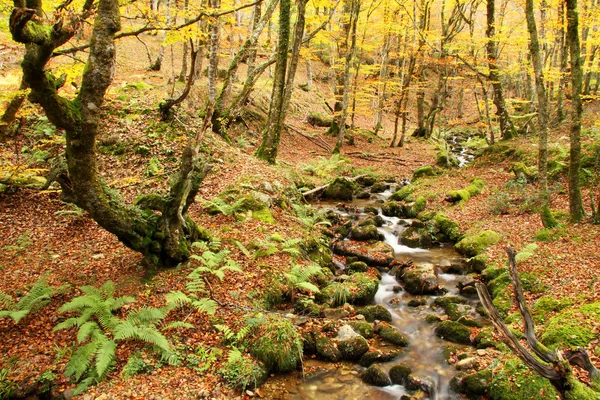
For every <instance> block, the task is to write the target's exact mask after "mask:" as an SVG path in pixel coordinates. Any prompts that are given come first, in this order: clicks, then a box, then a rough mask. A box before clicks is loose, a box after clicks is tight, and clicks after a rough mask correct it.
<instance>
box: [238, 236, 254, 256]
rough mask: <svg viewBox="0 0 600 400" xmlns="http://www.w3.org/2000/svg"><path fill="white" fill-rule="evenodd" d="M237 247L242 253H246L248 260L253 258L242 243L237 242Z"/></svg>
mask: <svg viewBox="0 0 600 400" xmlns="http://www.w3.org/2000/svg"><path fill="white" fill-rule="evenodd" d="M235 245H236V246H237V247H238V249H240V250H241V252H242V253H244V255H245V256H246V257H247V258H252V254H251V253H250V251H249V250H248V249H247V248H246V246H244V245H243V244H242V243H241V242H240V241H238V240H236V241H235Z"/></svg>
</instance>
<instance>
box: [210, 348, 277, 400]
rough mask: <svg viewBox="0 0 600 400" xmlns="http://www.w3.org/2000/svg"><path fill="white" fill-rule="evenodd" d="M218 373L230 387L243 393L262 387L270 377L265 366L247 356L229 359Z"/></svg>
mask: <svg viewBox="0 0 600 400" xmlns="http://www.w3.org/2000/svg"><path fill="white" fill-rule="evenodd" d="M218 373H219V375H221V376H222V377H223V379H225V381H226V382H227V384H228V386H229V387H231V388H233V389H237V390H241V391H244V390H246V389H254V388H256V387H258V386H260V385H262V384H263V382H264V381H265V380H266V379H267V376H268V371H267V370H266V368H265V367H264V365H263V364H262V363H261V362H259V361H256V360H255V359H253V358H251V357H249V356H247V355H244V356H242V357H240V358H233V359H232V358H229V360H228V361H227V362H225V364H224V365H223V367H222V368H221V369H220V370H219V372H218Z"/></svg>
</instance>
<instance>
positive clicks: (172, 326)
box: [162, 321, 194, 331]
mask: <svg viewBox="0 0 600 400" xmlns="http://www.w3.org/2000/svg"><path fill="white" fill-rule="evenodd" d="M177 328H185V329H193V328H194V324H190V323H189V322H184V321H173V322H170V323H168V324H167V325H165V326H164V328H162V330H163V331H168V330H170V329H177Z"/></svg>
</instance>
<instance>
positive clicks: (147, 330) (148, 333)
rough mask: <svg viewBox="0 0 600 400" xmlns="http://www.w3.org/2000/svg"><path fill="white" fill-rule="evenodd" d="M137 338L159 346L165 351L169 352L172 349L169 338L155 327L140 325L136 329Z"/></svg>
mask: <svg viewBox="0 0 600 400" xmlns="http://www.w3.org/2000/svg"><path fill="white" fill-rule="evenodd" d="M136 338H137V339H139V340H141V341H143V342H146V343H149V344H152V345H154V346H156V347H158V348H159V349H161V350H162V351H163V352H167V353H168V352H170V351H171V345H170V344H169V341H168V340H167V338H166V337H164V336H163V334H162V333H160V332H159V331H158V330H156V329H155V328H151V327H147V326H140V327H138V329H137V331H136Z"/></svg>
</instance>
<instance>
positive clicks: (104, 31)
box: [11, 0, 208, 267]
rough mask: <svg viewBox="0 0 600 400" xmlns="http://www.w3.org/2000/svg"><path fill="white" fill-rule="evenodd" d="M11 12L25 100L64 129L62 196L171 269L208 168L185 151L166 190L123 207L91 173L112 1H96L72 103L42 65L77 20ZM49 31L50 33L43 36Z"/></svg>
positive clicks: (111, 57) (113, 24)
mask: <svg viewBox="0 0 600 400" xmlns="http://www.w3.org/2000/svg"><path fill="white" fill-rule="evenodd" d="M90 7H91V3H90ZM87 11H89V10H87ZM13 16H14V17H15V21H17V20H18V22H17V23H15V24H13V25H11V33H12V36H13V39H14V40H15V41H17V42H20V43H25V44H26V53H25V55H24V58H23V63H22V68H23V79H24V80H25V82H26V83H27V84H28V85H29V87H30V88H31V95H30V99H31V100H32V101H33V102H35V103H38V104H40V105H41V106H42V108H43V109H44V111H45V113H46V115H47V117H48V120H49V121H50V122H52V123H53V124H54V125H55V126H56V127H57V128H59V129H62V130H64V131H65V136H66V156H67V157H66V158H67V171H64V172H62V173H61V174H60V175H59V178H58V180H59V183H60V184H61V186H62V189H63V192H62V198H63V199H64V200H65V201H68V202H72V203H75V204H76V205H78V206H79V207H81V208H82V209H84V210H86V211H87V212H88V213H89V214H90V216H91V217H92V218H93V219H94V220H95V221H96V222H97V223H98V224H99V225H100V226H102V227H103V228H104V229H106V230H107V231H109V232H111V233H113V234H114V235H116V236H117V237H118V238H119V240H120V241H121V242H123V244H125V245H126V246H127V247H129V248H131V249H133V250H135V251H138V252H140V253H142V254H143V255H144V257H145V260H146V261H147V263H148V264H150V265H151V266H166V267H170V266H175V265H177V264H178V263H180V262H182V261H185V260H186V259H187V258H188V257H189V255H190V243H191V242H192V241H195V240H198V238H199V237H200V230H199V228H198V227H197V226H196V224H195V223H194V222H193V221H192V220H191V218H189V216H188V215H187V210H188V207H189V206H190V205H191V204H192V202H193V201H194V197H195V195H196V193H197V191H198V189H199V187H200V183H201V182H202V180H203V178H204V177H205V176H206V174H207V173H208V167H207V165H205V164H203V163H199V162H198V160H197V159H196V153H197V152H194V151H193V150H192V149H191V148H188V149H186V150H185V151H184V153H183V156H182V163H181V169H180V171H179V173H178V174H177V175H176V176H175V177H174V179H173V184H172V186H171V189H170V191H169V193H168V195H165V196H161V195H158V194H151V195H146V196H142V197H141V198H139V199H138V201H137V202H136V205H135V206H128V205H125V204H123V203H122V201H121V200H120V199H119V197H118V196H116V195H115V194H113V192H112V191H111V190H110V189H109V188H108V187H107V185H106V183H105V182H104V181H103V179H102V177H101V175H100V174H99V173H98V168H97V162H96V153H95V148H96V143H95V142H96V136H97V134H98V131H99V122H100V121H99V113H100V107H101V105H102V103H103V100H104V96H105V93H106V90H107V89H108V87H109V85H110V84H111V82H112V78H113V73H114V67H115V60H116V52H115V43H114V37H115V33H116V32H117V31H118V30H119V29H120V21H119V4H118V1H117V0H100V1H99V3H98V8H97V10H96V20H95V23H94V29H93V34H92V40H91V47H90V56H89V58H88V62H87V65H86V67H85V69H84V71H85V72H84V74H83V79H82V84H81V89H80V91H79V94H78V96H77V97H76V98H75V99H73V100H68V99H66V98H63V97H61V96H59V94H58V92H57V89H56V79H55V78H54V76H52V75H51V74H50V73H48V72H46V71H45V70H44V69H45V66H46V64H47V63H48V61H49V59H50V56H51V55H52V52H53V51H54V49H56V48H58V47H60V46H61V45H63V44H64V43H66V42H67V41H68V40H69V39H70V38H71V37H72V36H73V35H74V34H75V32H76V29H75V27H76V26H77V22H78V21H75V23H74V24H73V25H70V24H65V25H62V24H61V23H60V22H59V23H57V24H56V25H54V26H53V27H51V26H48V25H46V26H41V25H42V23H38V22H33V21H31V18H32V16H33V13H32V12H30V11H29V10H27V9H23V8H20V7H17V8H15V9H14V10H13ZM12 20H13V19H11V21H12ZM49 31H51V32H52V34H51V35H45V34H44V32H49ZM153 211H157V212H158V213H159V214H158V213H155V212H153Z"/></svg>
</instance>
